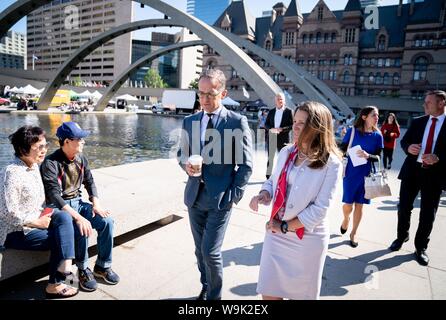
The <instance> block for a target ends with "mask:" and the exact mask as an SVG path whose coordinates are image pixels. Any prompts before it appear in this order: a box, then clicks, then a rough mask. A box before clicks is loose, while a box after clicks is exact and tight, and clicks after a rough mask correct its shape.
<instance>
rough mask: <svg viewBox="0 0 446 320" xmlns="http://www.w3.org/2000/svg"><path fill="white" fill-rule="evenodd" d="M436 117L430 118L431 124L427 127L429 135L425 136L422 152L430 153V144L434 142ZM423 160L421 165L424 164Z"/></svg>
mask: <svg viewBox="0 0 446 320" xmlns="http://www.w3.org/2000/svg"><path fill="white" fill-rule="evenodd" d="M437 120H438V119H437V118H432V124H431V127H430V129H429V135H428V136H427V142H426V148H425V149H424V154H430V153H432V145H433V144H434V133H435V123H436V122H437ZM426 165H427V164H425V163H424V162H423V166H426Z"/></svg>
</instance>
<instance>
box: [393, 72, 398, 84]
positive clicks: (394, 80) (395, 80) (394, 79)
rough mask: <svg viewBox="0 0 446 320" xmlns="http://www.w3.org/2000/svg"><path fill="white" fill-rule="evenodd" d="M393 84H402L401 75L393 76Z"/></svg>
mask: <svg viewBox="0 0 446 320" xmlns="http://www.w3.org/2000/svg"><path fill="white" fill-rule="evenodd" d="M393 84H394V85H399V84H400V75H399V73H397V72H395V73H394V74H393Z"/></svg>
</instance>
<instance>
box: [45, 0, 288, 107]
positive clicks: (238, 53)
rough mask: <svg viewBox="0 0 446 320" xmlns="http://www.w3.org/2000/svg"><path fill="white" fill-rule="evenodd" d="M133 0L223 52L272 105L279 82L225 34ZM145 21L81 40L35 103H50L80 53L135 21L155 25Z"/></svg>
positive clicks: (152, 2) (157, 4)
mask: <svg viewBox="0 0 446 320" xmlns="http://www.w3.org/2000/svg"><path fill="white" fill-rule="evenodd" d="M137 2H140V3H141V4H146V5H148V6H150V7H152V8H153V9H155V10H158V11H160V12H162V13H164V14H165V15H167V16H169V17H171V18H172V19H164V20H163V19H156V21H158V25H164V26H166V25H167V26H183V27H186V28H187V29H189V30H191V31H192V32H194V33H195V34H196V35H197V36H198V37H199V38H201V39H203V40H204V41H206V43H207V44H208V45H209V46H211V47H212V48H214V50H216V51H217V52H219V53H220V54H221V55H224V56H225V58H226V59H227V60H228V61H231V65H232V66H233V67H234V68H235V69H236V70H237V72H238V73H239V74H240V75H241V76H242V77H243V78H245V79H249V84H250V86H251V87H252V88H253V89H254V90H255V91H256V92H258V94H259V96H260V98H261V99H262V100H263V101H264V102H265V103H266V104H268V105H270V106H273V105H274V97H275V95H276V93H277V92H280V91H281V89H280V88H279V86H278V85H277V84H276V83H275V82H274V81H273V80H272V79H271V78H270V77H269V76H268V75H267V74H266V73H265V71H263V69H261V68H260V66H259V65H257V64H256V63H255V62H254V61H253V60H252V59H251V58H250V57H249V56H248V55H247V54H246V53H245V52H244V51H243V50H241V49H240V48H238V47H237V46H236V45H235V44H234V43H232V42H231V41H229V40H228V39H227V38H225V37H224V36H223V35H222V34H221V33H219V32H218V31H216V30H214V29H213V28H212V27H210V26H208V25H207V24H205V23H204V22H202V21H200V20H198V19H197V18H195V17H192V16H190V15H188V14H187V13H184V12H181V11H180V10H178V9H176V8H174V7H172V6H170V5H168V4H166V3H164V2H162V1H159V0H137ZM148 21H149V20H146V21H137V22H134V23H129V24H126V25H123V26H120V27H116V28H113V29H111V30H109V31H107V32H105V33H103V34H101V35H100V36H98V37H96V38H95V39H92V40H90V41H89V42H87V43H86V44H84V45H83V46H82V47H81V48H79V49H78V50H77V51H76V52H75V53H74V54H73V56H72V57H71V58H70V59H68V60H67V61H66V62H65V63H64V64H63V65H62V67H61V68H60V69H59V70H58V72H57V74H56V75H55V76H54V77H53V79H51V80H50V82H49V83H48V86H47V87H46V88H45V91H44V92H43V93H42V96H41V98H40V99H39V103H38V105H37V107H38V109H44V108H45V106H47V105H49V104H50V102H51V100H52V97H53V96H54V94H55V93H56V91H57V89H58V88H59V87H60V86H61V84H62V83H63V81H64V79H65V77H66V76H67V75H68V74H69V73H70V71H71V70H72V69H73V68H74V66H75V64H77V63H78V62H79V61H80V59H79V57H80V56H82V58H83V57H85V56H86V55H88V54H89V53H91V52H92V51H93V50H94V49H95V48H97V47H98V46H100V45H102V44H104V43H105V42H107V41H108V40H110V39H112V38H114V37H117V36H119V35H121V34H124V33H127V32H131V31H133V30H137V29H138V28H135V26H136V25H139V26H140V28H143V27H142V26H143V25H144V23H146V24H148V23H149V24H150V25H149V26H154V25H156V24H155V23H153V21H155V20H150V21H151V22H148Z"/></svg>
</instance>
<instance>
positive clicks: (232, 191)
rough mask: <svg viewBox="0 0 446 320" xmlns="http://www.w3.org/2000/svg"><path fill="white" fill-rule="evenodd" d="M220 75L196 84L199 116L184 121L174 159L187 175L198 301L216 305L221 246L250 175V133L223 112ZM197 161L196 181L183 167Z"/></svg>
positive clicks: (243, 122) (211, 73) (207, 75)
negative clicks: (196, 158)
mask: <svg viewBox="0 0 446 320" xmlns="http://www.w3.org/2000/svg"><path fill="white" fill-rule="evenodd" d="M225 84H226V78H225V75H224V74H223V72H222V71H220V70H217V69H210V70H206V71H205V72H203V74H202V75H201V76H200V79H199V81H198V90H199V91H198V96H199V98H200V104H201V107H202V111H201V112H198V113H196V114H193V115H191V116H188V117H186V118H185V119H184V121H183V130H182V134H181V140H180V149H179V151H178V157H179V162H180V165H181V167H182V168H183V169H184V170H185V171H186V173H187V174H188V175H189V178H188V181H187V184H186V189H185V192H184V203H185V204H186V206H187V208H188V212H189V219H190V225H191V229H192V235H193V238H194V242H195V255H196V257H197V262H198V269H199V271H200V274H201V277H200V281H201V284H202V290H201V293H200V295H199V296H198V298H197V299H198V300H205V299H207V300H219V299H221V291H222V283H223V260H222V255H221V246H222V243H223V239H224V235H225V231H226V227H227V225H228V222H229V218H230V215H231V210H232V205H233V203H238V202H239V201H240V199H241V198H242V196H243V192H244V188H245V186H246V184H247V183H248V180H249V177H250V176H251V173H252V155H251V149H252V143H251V132H250V130H249V127H248V121H247V119H246V117H245V116H241V115H240V114H237V113H234V112H232V111H229V110H227V109H226V108H225V107H224V106H223V105H222V103H221V100H222V99H223V98H224V97H225V96H226V94H227V91H226V89H225ZM191 155H201V156H202V157H203V165H202V168H201V175H199V176H196V175H197V173H199V172H197V171H196V170H194V168H193V167H192V166H191V164H190V163H189V162H188V158H189V156H191Z"/></svg>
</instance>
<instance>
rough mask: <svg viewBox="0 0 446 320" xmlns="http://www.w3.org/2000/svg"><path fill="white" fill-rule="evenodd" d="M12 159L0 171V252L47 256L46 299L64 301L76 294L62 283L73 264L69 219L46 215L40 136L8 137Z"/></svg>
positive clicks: (34, 132)
mask: <svg viewBox="0 0 446 320" xmlns="http://www.w3.org/2000/svg"><path fill="white" fill-rule="evenodd" d="M9 139H10V141H11V144H12V145H13V147H14V151H15V159H14V160H13V161H12V163H11V164H9V165H7V166H6V167H4V168H2V169H1V170H0V181H1V182H2V183H0V247H2V246H4V247H5V248H7V249H8V248H11V249H17V250H37V251H46V250H50V251H51V254H50V261H49V269H50V270H49V281H48V285H47V287H46V289H45V292H46V296H47V298H68V297H72V296H74V295H76V294H77V293H78V290H77V289H76V288H73V287H71V286H68V285H66V284H65V283H64V281H65V279H66V277H67V276H68V275H70V274H71V259H73V258H74V229H73V221H72V218H71V216H70V215H69V214H68V213H66V212H64V211H60V210H53V209H45V210H44V204H45V193H44V189H43V183H42V178H41V177H40V171H39V167H38V165H39V164H40V163H42V161H43V160H44V158H45V154H46V152H47V149H48V143H47V142H46V139H45V132H44V131H43V130H42V129H41V128H39V127H32V126H24V127H21V128H19V129H18V130H17V131H16V132H14V133H13V134H12V135H10V136H9Z"/></svg>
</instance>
